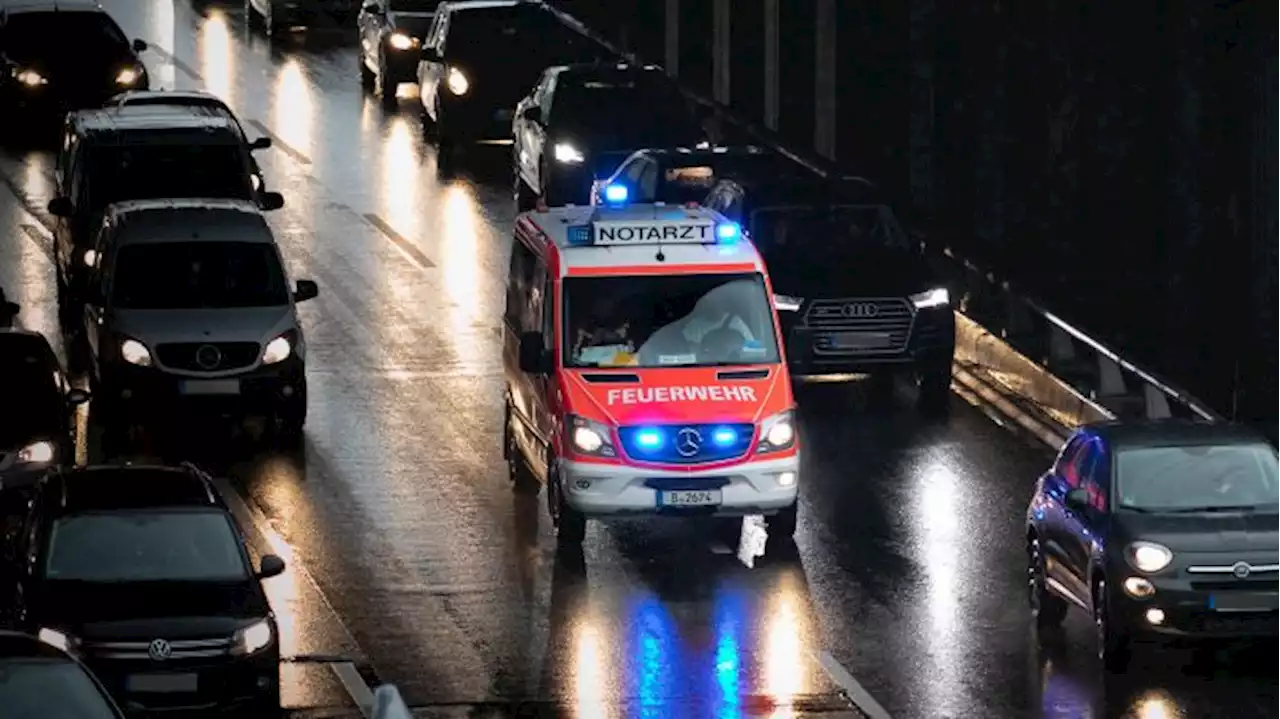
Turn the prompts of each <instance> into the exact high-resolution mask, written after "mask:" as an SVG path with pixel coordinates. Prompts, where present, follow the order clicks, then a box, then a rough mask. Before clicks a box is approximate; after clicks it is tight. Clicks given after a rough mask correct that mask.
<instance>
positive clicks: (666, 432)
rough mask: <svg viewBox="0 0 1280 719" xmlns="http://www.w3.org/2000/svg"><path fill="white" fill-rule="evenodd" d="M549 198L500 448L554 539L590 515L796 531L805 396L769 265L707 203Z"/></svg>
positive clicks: (616, 196)
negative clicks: (799, 402)
mask: <svg viewBox="0 0 1280 719" xmlns="http://www.w3.org/2000/svg"><path fill="white" fill-rule="evenodd" d="M626 194H627V190H626V188H625V187H623V186H620V185H617V186H611V187H609V188H605V198H606V202H605V203H604V204H603V205H597V206H594V207H591V206H588V207H574V206H568V207H557V208H553V209H549V210H548V209H546V208H544V207H539V208H538V209H537V210H535V211H532V212H526V213H523V214H521V215H520V216H519V217H518V218H517V220H516V228H515V241H514V243H513V248H512V253H511V266H510V272H509V275H508V280H507V300H506V317H505V321H504V326H505V339H504V360H503V361H504V365H505V373H506V380H507V391H506V412H505V419H504V456H505V457H506V459H507V462H508V466H509V468H510V471H511V478H512V480H513V481H514V482H516V483H517V485H522V486H527V487H537V486H538V483H539V482H541V483H545V484H546V485H547V505H548V509H549V511H550V514H551V517H552V520H553V523H554V524H555V527H556V534H557V537H558V538H559V541H561V542H564V543H577V542H580V541H581V540H582V538H583V536H584V533H585V531H586V522H587V519H588V518H593V517H609V516H625V515H646V514H674V515H690V514H694V515H697V514H703V515H713V516H742V515H753V514H759V515H767V520H766V521H767V523H768V529H769V534H770V536H771V537H773V538H775V539H789V538H790V537H791V536H792V535H793V534H794V532H795V526H796V497H797V481H798V479H799V448H798V446H797V437H796V417H795V401H794V399H793V397H792V394H791V381H790V378H789V376H788V374H787V364H786V358H785V357H784V356H783V349H782V342H781V340H780V338H779V334H778V322H777V316H776V314H775V311H774V303H773V290H772V289H771V287H770V284H769V278H768V274H767V273H766V271H765V265H764V262H763V261H762V260H761V258H760V255H759V254H758V253H757V252H756V248H755V247H754V246H753V245H752V244H751V243H750V242H749V241H747V240H746V239H745V238H744V237H743V233H742V230H741V228H740V227H739V226H738V225H736V224H734V223H732V222H729V221H728V220H726V219H725V218H724V217H723V216H722V215H720V214H718V213H717V212H715V211H714V210H710V209H707V208H703V207H699V206H696V205H687V206H686V205H661V204H651V205H630V206H629V205H627V204H626Z"/></svg>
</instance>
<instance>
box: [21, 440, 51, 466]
mask: <svg viewBox="0 0 1280 719" xmlns="http://www.w3.org/2000/svg"><path fill="white" fill-rule="evenodd" d="M56 454H57V448H55V447H54V446H53V442H46V441H44V440H41V441H39V442H32V443H31V444H29V445H27V446H25V447H23V448H22V449H20V450H18V461H19V462H23V463H28V464H44V463H46V462H52V461H53V457H54V455H56Z"/></svg>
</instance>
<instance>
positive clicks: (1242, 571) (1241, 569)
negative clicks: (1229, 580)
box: [1231, 562, 1253, 579]
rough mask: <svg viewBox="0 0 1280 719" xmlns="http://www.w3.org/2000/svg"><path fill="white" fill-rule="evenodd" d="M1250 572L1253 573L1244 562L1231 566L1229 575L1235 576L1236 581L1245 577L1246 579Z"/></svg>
mask: <svg viewBox="0 0 1280 719" xmlns="http://www.w3.org/2000/svg"><path fill="white" fill-rule="evenodd" d="M1252 571H1253V568H1252V567H1250V566H1249V565H1248V564H1247V563H1245V562H1236V563H1235V564H1233V565H1231V573H1232V574H1233V575H1235V578H1236V579H1244V578H1245V577H1248V576H1249V572H1252Z"/></svg>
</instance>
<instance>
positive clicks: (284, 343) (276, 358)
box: [262, 332, 293, 364]
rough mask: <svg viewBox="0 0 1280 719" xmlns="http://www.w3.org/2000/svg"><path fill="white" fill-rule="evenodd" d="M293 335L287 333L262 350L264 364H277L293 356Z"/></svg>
mask: <svg viewBox="0 0 1280 719" xmlns="http://www.w3.org/2000/svg"><path fill="white" fill-rule="evenodd" d="M292 335H293V333H292V332H285V333H284V334H282V335H280V336H279V337H277V338H275V339H273V340H271V341H270V342H268V343H267V346H266V347H263V348H262V364H276V363H277V362H283V361H285V360H287V359H289V356H290V355H292V354H293V337H292Z"/></svg>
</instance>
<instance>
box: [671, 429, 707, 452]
mask: <svg viewBox="0 0 1280 719" xmlns="http://www.w3.org/2000/svg"><path fill="white" fill-rule="evenodd" d="M700 449H702V435H701V434H698V430H696V429H694V428H693V427H685V428H684V429H682V430H680V431H679V432H676V451H677V452H679V453H680V456H681V457H692V456H693V455H695V454H697V453H698V450H700Z"/></svg>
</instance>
